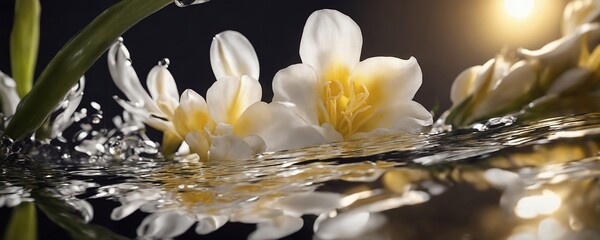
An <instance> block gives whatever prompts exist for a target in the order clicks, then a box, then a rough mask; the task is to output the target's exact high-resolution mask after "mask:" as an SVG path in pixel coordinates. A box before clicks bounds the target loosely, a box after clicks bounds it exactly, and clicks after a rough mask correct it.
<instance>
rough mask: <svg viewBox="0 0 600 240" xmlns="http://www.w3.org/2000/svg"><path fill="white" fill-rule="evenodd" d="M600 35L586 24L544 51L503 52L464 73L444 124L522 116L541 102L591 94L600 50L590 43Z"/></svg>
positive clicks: (599, 66) (595, 27) (457, 81)
mask: <svg viewBox="0 0 600 240" xmlns="http://www.w3.org/2000/svg"><path fill="white" fill-rule="evenodd" d="M599 34H600V25H599V24H584V25H582V26H580V27H578V28H577V29H575V30H574V31H573V32H571V33H570V34H568V35H566V36H564V37H562V38H561V39H558V40H556V41H553V42H551V43H548V44H546V45H545V46H544V47H542V48H541V49H539V50H534V51H532V50H527V49H519V50H518V51H516V52H508V51H504V52H503V53H501V54H499V55H498V56H497V57H496V58H494V59H491V60H490V61H488V62H487V63H486V64H484V65H483V66H475V67H471V68H469V69H467V70H465V71H463V72H462V73H461V74H459V76H458V77H457V78H456V79H455V80H454V83H453V85H452V89H451V94H450V95H451V100H452V102H453V106H452V108H451V109H450V111H449V112H448V113H446V118H445V119H444V120H445V122H446V123H449V124H452V125H455V126H466V125H469V124H471V123H473V122H476V121H480V120H483V119H487V118H491V117H498V116H502V115H504V114H509V113H514V112H518V111H519V110H521V109H522V108H524V107H526V106H527V105H528V104H529V103H531V102H533V101H534V100H536V99H540V100H542V97H546V98H548V97H551V96H565V95H569V94H573V93H576V92H581V91H590V89H593V88H589V87H591V86H593V85H594V84H597V83H598V80H600V78H599V77H600V75H599V73H600V72H598V70H599V69H600V49H598V48H596V50H594V51H593V52H591V53H590V51H589V50H588V44H590V43H593V42H594V39H597V38H598V35H599Z"/></svg>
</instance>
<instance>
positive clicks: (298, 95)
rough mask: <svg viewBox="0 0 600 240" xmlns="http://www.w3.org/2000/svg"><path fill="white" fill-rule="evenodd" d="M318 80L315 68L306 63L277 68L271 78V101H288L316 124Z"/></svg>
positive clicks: (307, 119)
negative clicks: (277, 70)
mask: <svg viewBox="0 0 600 240" xmlns="http://www.w3.org/2000/svg"><path fill="white" fill-rule="evenodd" d="M320 97H321V96H320V95H319V82H318V78H317V75H316V73H315V70H314V69H313V68H312V67H310V66H309V65H306V64H296V65H292V66H289V67H287V68H285V69H282V70H279V72H277V74H275V77H274V78H273V102H290V103H293V104H294V105H296V108H297V110H298V114H299V115H300V116H301V117H302V118H303V119H304V120H305V121H306V122H309V123H311V124H314V125H317V124H318V118H317V111H318V101H319V99H320Z"/></svg>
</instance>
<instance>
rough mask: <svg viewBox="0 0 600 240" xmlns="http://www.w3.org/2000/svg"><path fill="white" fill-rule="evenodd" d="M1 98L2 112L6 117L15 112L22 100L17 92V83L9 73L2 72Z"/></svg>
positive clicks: (0, 75)
mask: <svg viewBox="0 0 600 240" xmlns="http://www.w3.org/2000/svg"><path fill="white" fill-rule="evenodd" d="M0 99H1V100H2V113H4V116H5V117H8V116H11V115H13V114H15V111H16V110H17V106H18V105H19V102H20V101H21V98H20V97H19V94H18V93H17V83H16V82H15V80H13V79H12V78H11V77H9V76H8V75H6V74H4V73H3V72H0Z"/></svg>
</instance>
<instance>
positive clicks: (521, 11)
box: [504, 0, 533, 19]
mask: <svg viewBox="0 0 600 240" xmlns="http://www.w3.org/2000/svg"><path fill="white" fill-rule="evenodd" d="M504 9H506V12H507V13H508V15H510V16H512V17H514V18H518V19H524V18H526V17H528V16H529V15H531V12H532V11H533V0H504Z"/></svg>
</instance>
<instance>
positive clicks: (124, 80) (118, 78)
mask: <svg viewBox="0 0 600 240" xmlns="http://www.w3.org/2000/svg"><path fill="white" fill-rule="evenodd" d="M108 69H109V72H110V75H111V77H112V79H113V81H114V82H115V85H117V87H118V88H119V90H121V92H123V93H124V94H125V96H126V97H127V99H129V100H130V101H133V102H138V103H145V105H148V106H147V107H152V106H151V105H150V104H149V103H151V102H153V101H152V99H151V98H150V96H149V95H148V93H146V90H144V87H142V84H141V83H140V80H139V79H138V76H137V74H136V73H135V70H134V69H133V67H132V66H131V59H130V56H129V51H128V50H127V48H126V47H125V45H124V44H123V42H122V41H117V42H115V43H114V44H113V45H112V46H111V47H110V49H109V51H108ZM153 110H157V108H155V109H153Z"/></svg>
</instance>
